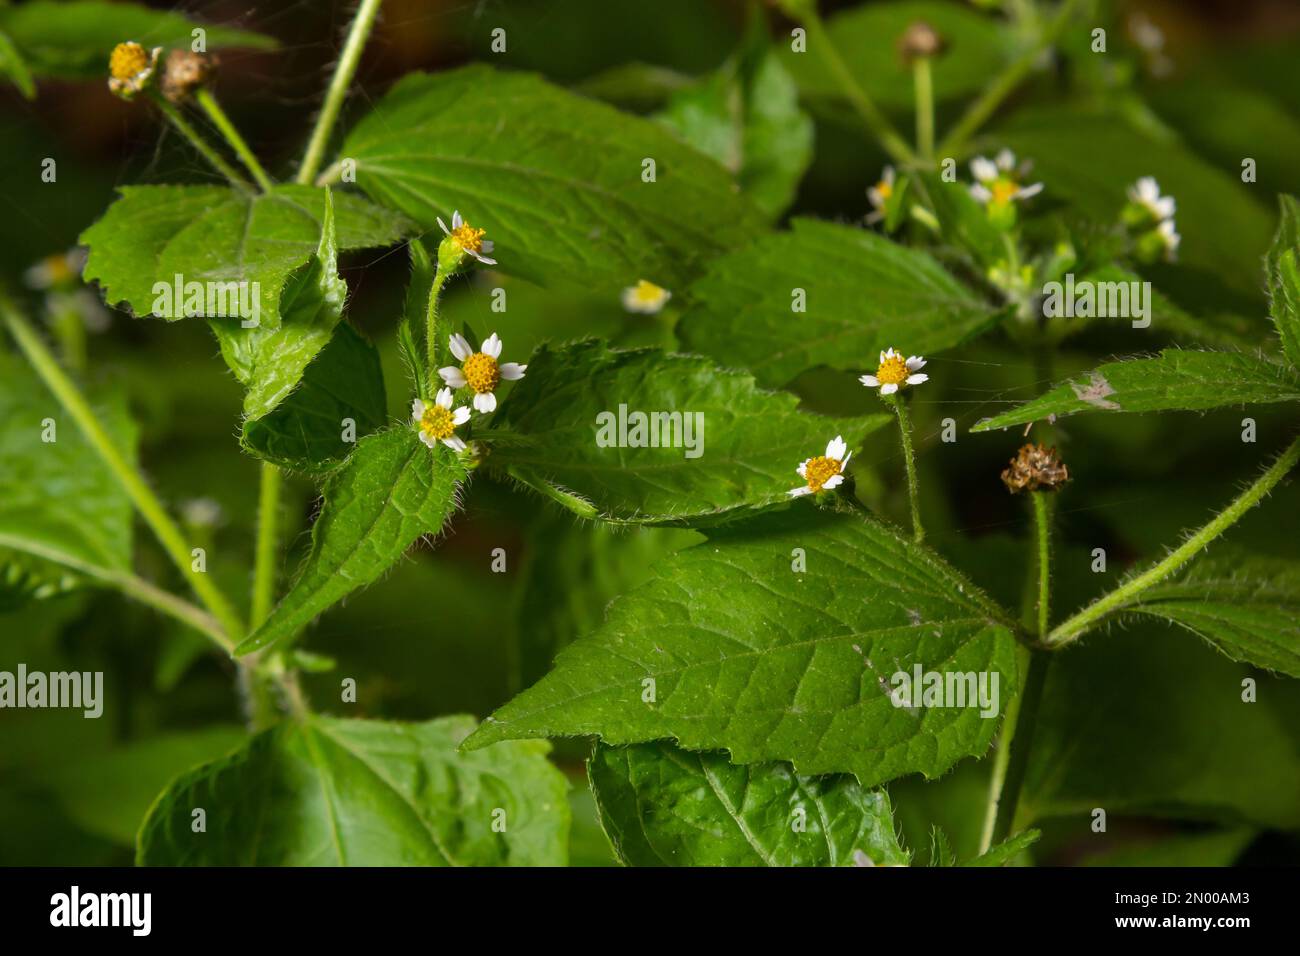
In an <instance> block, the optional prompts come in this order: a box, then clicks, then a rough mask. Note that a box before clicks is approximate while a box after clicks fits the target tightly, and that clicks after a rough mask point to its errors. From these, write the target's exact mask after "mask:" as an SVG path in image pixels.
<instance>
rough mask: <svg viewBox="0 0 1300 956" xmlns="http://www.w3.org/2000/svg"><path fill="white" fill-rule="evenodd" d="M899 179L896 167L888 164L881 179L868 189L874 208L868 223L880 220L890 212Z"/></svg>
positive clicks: (869, 215)
mask: <svg viewBox="0 0 1300 956" xmlns="http://www.w3.org/2000/svg"><path fill="white" fill-rule="evenodd" d="M897 181H898V175H897V173H895V172H894V167H893V166H886V167H885V168H884V169H882V170H881V171H880V181H879V182H878V183H876V184H875V185H874V186H872V187H870V188H869V189H867V199H868V200H869V201H870V202H871V210H872V211H871V213H870V214H868V216H867V222H868V223H876V222H880V220H882V219H884V218H885V216H887V215H888V214H889V201H890V200H891V199H893V197H894V184H895V183H896V182H897Z"/></svg>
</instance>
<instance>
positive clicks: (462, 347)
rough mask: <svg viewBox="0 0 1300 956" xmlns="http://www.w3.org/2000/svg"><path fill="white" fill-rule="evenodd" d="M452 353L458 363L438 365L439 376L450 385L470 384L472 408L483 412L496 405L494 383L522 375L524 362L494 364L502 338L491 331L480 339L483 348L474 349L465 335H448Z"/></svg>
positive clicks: (498, 356)
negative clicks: (481, 349) (458, 365)
mask: <svg viewBox="0 0 1300 956" xmlns="http://www.w3.org/2000/svg"><path fill="white" fill-rule="evenodd" d="M450 344H451V354H452V355H454V356H456V358H457V359H459V360H460V363H461V364H460V367H459V368H458V367H456V366H455V365H449V366H447V367H446V368H440V369H438V374H439V375H441V376H442V380H443V381H444V382H446V383H447V384H448V385H450V386H451V387H452V388H464V387H465V386H467V385H468V386H469V388H470V390H471V391H473V392H474V408H475V409H477V410H478V411H480V412H482V413H483V414H485V415H486V414H487V413H488V412H491V411H494V410H495V409H496V407H497V397H496V394H495V393H496V387H497V386H498V385H500V384H501V380H502V379H505V380H506V381H507V382H513V381H514V380H515V379H520V378H523V377H524V370H525V369H526V368H528V366H527V365H520V364H518V363H517V362H506V363H504V364H500V365H499V364H497V359H498V358H500V357H501V339H499V338H498V337H497V334H496V333H495V332H493V333H492V334H491V335H489V336H488V337H487V339H486V340H485V341H484V342H483V351H481V352H475V351H474V349H473V348H472V347H471V346H470V344H469V341H468V340H467V339H466V338H465V336H463V335H460V334H456V335H453V336H452V337H451V339H450Z"/></svg>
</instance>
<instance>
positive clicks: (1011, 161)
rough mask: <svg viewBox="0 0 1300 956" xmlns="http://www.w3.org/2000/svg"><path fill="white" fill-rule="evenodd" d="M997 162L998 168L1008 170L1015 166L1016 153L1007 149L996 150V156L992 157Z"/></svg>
mask: <svg viewBox="0 0 1300 956" xmlns="http://www.w3.org/2000/svg"><path fill="white" fill-rule="evenodd" d="M993 160H994V162H996V163H997V164H998V168H999V169H1005V170H1007V171H1008V172H1010V171H1011V170H1013V169H1015V168H1016V154H1015V153H1013V152H1011V150H1009V149H1000V150H998V154H997V156H995V157H994V158H993Z"/></svg>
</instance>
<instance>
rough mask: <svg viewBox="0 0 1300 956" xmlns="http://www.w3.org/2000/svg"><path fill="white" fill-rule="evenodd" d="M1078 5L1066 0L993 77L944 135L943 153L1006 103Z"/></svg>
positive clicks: (962, 144)
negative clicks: (1033, 40)
mask: <svg viewBox="0 0 1300 956" xmlns="http://www.w3.org/2000/svg"><path fill="white" fill-rule="evenodd" d="M1078 5H1079V4H1078V0H1063V2H1062V3H1061V6H1060V8H1059V9H1058V10H1057V11H1056V16H1055V17H1053V18H1052V20H1051V22H1050V23H1048V25H1047V27H1046V28H1045V29H1044V30H1043V32H1042V34H1041V35H1040V36H1039V38H1038V42H1037V43H1035V44H1033V45H1032V46H1031V47H1029V49H1027V50H1025V52H1024V53H1022V54H1020V56H1018V57H1017V58H1016V59H1015V60H1013V61H1011V63H1009V64H1007V67H1006V68H1005V69H1004V70H1003V71H1002V72H1001V73H999V74H998V75H997V76H996V77H994V78H993V81H992V82H991V83H990V84H989V85H988V86H987V87H986V88H985V89H984V92H983V93H981V94H980V96H979V98H978V99H977V100H975V102H973V103H972V104H971V105H970V106H969V107H968V108H967V110H966V112H965V113H964V114H963V115H962V118H961V119H960V120H958V121H957V125H956V126H954V127H953V128H952V130H950V131H949V133H948V135H947V136H945V137H944V139H943V143H942V144H940V146H939V154H940V155H941V156H952V155H955V154H956V153H959V152H960V151H961V150H962V149H964V148H965V146H966V143H967V142H968V141H969V140H970V138H971V137H972V136H974V135H975V133H976V132H978V131H979V128H980V127H981V126H983V125H984V124H985V123H986V122H988V120H989V117H991V116H992V115H993V114H994V113H995V112H997V109H998V107H999V106H1001V105H1002V101H1003V100H1005V99H1006V98H1007V97H1008V96H1010V95H1011V94H1012V92H1014V91H1015V88H1016V87H1017V86H1019V85H1020V81H1021V80H1023V79H1024V78H1025V77H1026V76H1027V75H1028V74H1029V71H1030V70H1032V69H1033V67H1034V64H1035V63H1036V62H1038V58H1039V57H1040V56H1041V55H1042V53H1043V51H1044V50H1045V49H1047V48H1048V47H1049V46H1051V45H1052V44H1053V43H1055V42H1056V38H1057V37H1058V36H1060V34H1061V31H1062V30H1064V29H1065V25H1066V23H1068V22H1069V20H1070V17H1072V16H1073V15H1074V10H1075V8H1076V7H1077V6H1078Z"/></svg>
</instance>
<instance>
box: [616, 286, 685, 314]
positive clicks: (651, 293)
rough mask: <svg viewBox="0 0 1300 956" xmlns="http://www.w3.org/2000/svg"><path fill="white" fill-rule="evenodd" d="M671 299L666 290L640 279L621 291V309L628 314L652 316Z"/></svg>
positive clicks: (670, 294)
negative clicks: (635, 313) (639, 313)
mask: <svg viewBox="0 0 1300 956" xmlns="http://www.w3.org/2000/svg"><path fill="white" fill-rule="evenodd" d="M672 297H673V294H672V293H671V292H669V291H668V290H667V289H664V288H661V287H659V286H657V285H655V284H654V283H653V282H649V281H647V280H646V279H641V280H639V281H638V282H637V284H636V285H630V286H628V287H627V288H626V289H624V290H623V308H625V309H627V310H628V311H629V312H641V313H644V314H645V315H654V314H655V313H656V312H658V311H660V310H661V309H662V308H663V307H664V306H665V305H667V304H668V300H669V299H671V298H672Z"/></svg>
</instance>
